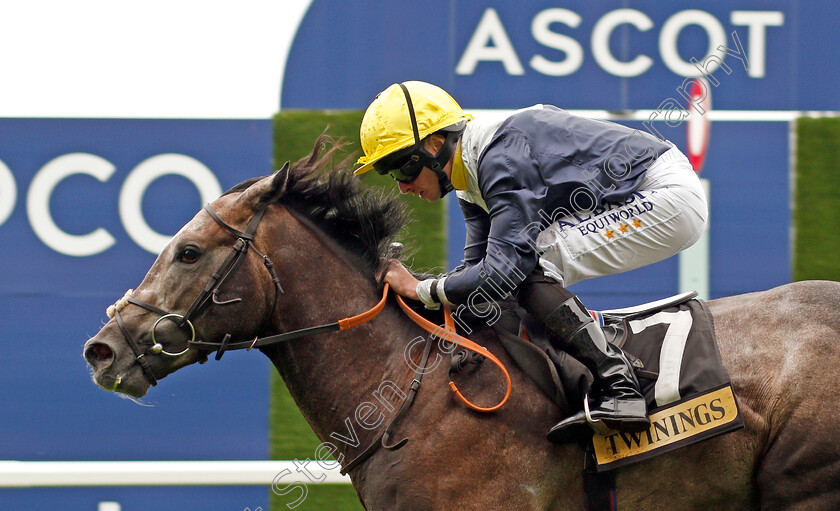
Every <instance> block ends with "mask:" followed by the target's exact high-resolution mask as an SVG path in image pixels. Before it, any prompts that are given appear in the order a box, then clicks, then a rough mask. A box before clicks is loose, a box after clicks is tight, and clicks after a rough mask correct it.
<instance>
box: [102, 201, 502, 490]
mask: <svg viewBox="0 0 840 511" xmlns="http://www.w3.org/2000/svg"><path fill="white" fill-rule="evenodd" d="M204 209H205V211H207V213H209V214H210V217H211V218H213V220H215V221H216V223H217V224H219V225H220V226H221V227H222V228H224V229H225V230H226V231H228V232H229V233H231V234H232V235H234V236H235V237H236V238H237V239H236V242H235V243H234V245H233V247H232V248H231V251H230V252H229V253H228V256H227V257H226V258H225V260H224V261H223V262H222V264H221V266H220V267H219V269H218V270H216V271H215V272H214V273H213V275H212V276H211V278H210V280H209V281H208V283H207V285H206V286H205V287H204V289H203V290H202V292H201V293H200V294H199V295H198V296H197V297H196V299H195V300H194V301H193V302H192V304H191V305H190V307H189V308H188V309H187V312H185V313H184V314H177V313H172V312H167V311H165V310H163V309H161V308H159V307H156V306H154V305H152V304H149V303H147V302H144V301H142V300H138V299H136V298H134V297H132V296H131V293H132V292H131V290H129V292H127V293H126V296H125V297H124V300H125V302H124V304H123V305H122V306H119V304H120V302H117V304H115V305H116V306H115V307H114V309H113V317H114V319H116V321H117V325H118V326H119V328H120V331H121V332H122V334H123V337H124V338H125V340H126V342H127V343H128V345H129V346H130V347H131V349H132V351H133V352H134V355H135V357H136V362H137V364H138V365H139V366H140V368H141V370H142V371H143V373H144V375H145V376H146V378H147V379H148V380H149V383H150V384H151V385H152V386H154V385H157V378H156V377H155V375H154V372H153V370H152V368H151V366H150V365H149V362H148V360H147V358H146V356H147V354H149V353H150V354H153V355H158V354H162V355H166V356H170V357H177V356H180V355H183V354H185V353H186V352H188V351H189V350H190V349H198V350H201V351H205V352H208V353H212V352H216V356H215V359H216V360H220V359H221V358H222V355H224V353H225V352H226V351H230V350H240V349H245V350H247V351H250V350H251V349H253V348H263V347H267V346H271V345H274V344H278V343H281V342H287V341H291V340H294V339H299V338H301V337H307V336H311V335H317V334H323V333H328V332H337V331H341V330H349V329H350V328H353V327H356V326H359V325H362V324H364V323H367V322H368V321H370V320H372V319H373V318H375V317H376V316H377V315H378V314H379V313H380V312H381V311H382V310H383V309H384V307H385V303H386V302H387V298H388V291H389V289H390V286H389V285H388V284H387V283H386V284H385V286H384V289H383V291H382V298H381V299H380V300H379V302H378V303H377V304H376V305H374V306H373V307H372V308H371V309H369V310H367V311H365V312H363V313H361V314H358V315H356V316H351V317H348V318H344V319H340V320H338V321H336V322H334V323H328V324H324V325H319V326H314V327H307V328H301V329H298V330H293V331H290V332H283V333H280V334H277V335H271V336H267V337H256V338H254V339H253V340H251V341H242V342H233V343H231V342H230V339H231V334H229V333H227V334H225V336H224V337H223V339H222V341H221V342H218V343H215V342H206V341H202V340H200V339H196V331H195V327H194V326H193V324H192V321H191V320H192V319H193V318H194V317H195V316H197V315H198V314H200V313H202V312H203V311H204V310H205V309H207V308H208V307H209V306H210V304H211V303H212V304H216V305H220V306H223V305H227V304H231V303H236V302H239V301H241V300H242V299H241V298H235V299H232V300H226V301H220V300H219V298H218V292H219V288H220V287H221V285H222V284H223V283H224V282H225V281H226V280H227V279H228V277H230V276H231V275H232V274H233V273H234V272H235V271H236V270H237V269H238V268H239V266H240V265H241V264H242V262H243V261H244V259H245V257H246V255H247V253H248V251H249V249H251V250H253V252H254V253H256V254H257V255H258V256H259V257H261V258H262V260H263V264H264V266H265V268H266V270H267V271H268V273H269V276H270V277H271V280H272V282H273V284H274V306H273V307H272V308H271V310H274V308H275V307H276V305H277V299H278V297H279V295H280V294H282V293H284V291H283V288H282V287H281V285H280V280H279V278H278V277H277V273H276V272H275V270H274V265H273V263H272V262H271V260H270V259H269V257H268V255H266V254H263V253H261V252H260V251H259V250H257V249H256V247H254V245H253V242H254V236H255V233H256V231H257V227H258V226H259V224H260V221H261V220H262V218H263V215H264V213H265V208H262V209H260V210H258V211H257V212H256V213H255V214H254V216H253V217H251V220H250V221H249V222H248V226H247V227H246V229H245V231H239V230H237V229H235V228H233V227H231V226H230V225H228V224H227V223H225V222H224V221H223V220H222V219H221V218H220V217H219V216H218V215H217V214H216V212H215V211H213V209H212V208H211V207H210V205H209V204H207V205H205V206H204ZM396 298H397V303H398V305H399V306H400V308H401V309H402V310H403V312H405V314H406V315H407V316H408V317H409V318H411V319H412V321H414V322H415V323H416V324H417V325H419V326H420V327H421V328H423V329H424V330H426V331H427V332H429V333H430V334H432V335H431V336H429V337H428V338H427V340H426V344H425V347H424V350H423V356H422V359H421V362H420V364H419V365H418V366H417V369H416V371H415V375H414V379H413V380H412V382H411V386H410V388H409V391H408V393H407V394H406V398H405V400H404V401H403V403H402V406H401V407H400V409H399V410H398V411H397V414H396V415H395V416H394V418H393V419H392V420H391V422H390V423H389V425H388V426H387V427H386V429H385V430H384V431H383V433H382V434H381V435H379V437H378V438H377V440H375V441H374V442H373V443H372V444H371V445H370V446H368V448H367V449H365V450H364V451H363V452H362V453H361V454H360V455H358V456H356V458H354V459H353V460H351V461H350V462H349V463H348V464H347V465H345V466H344V467H343V468H342V469H341V473H342V474H345V473H347V472H348V471H350V470H352V469H353V468H354V467H356V466H357V465H359V464H360V463H361V462H362V461H364V460H365V459H367V458H368V457H369V456H370V455H371V454H373V452H374V451H375V450H376V448H377V447H378V446H379V445H380V444H381V445H382V447H384V448H386V449H389V450H396V449H399V448H400V447H402V446H403V445H405V443H406V442H407V441H408V439H407V438H404V439H402V440H400V441H399V442H397V443H395V444H393V445H388V439H389V436H390V434H391V431H392V430H393V427H394V426H395V424H396V423H397V422H398V421H399V420H400V419H401V418H402V416H403V415H404V414H405V412H406V411H407V409H408V408H409V407H410V406H411V403H412V402H413V400H414V396H415V395H416V393H417V391H418V389H419V387H420V381H421V380H422V378H423V374H425V373H426V372H429V371H428V370H427V368H426V364H427V361H428V357H429V353H430V351H431V346H432V339H433V338H435V337H437V338H439V339H442V340H444V341H447V342H450V343H453V344H455V345H456V346H462V347H464V348H466V349H469V350H471V351H473V352H475V353H478V354H480V355H482V356H484V357H486V358H487V359H489V360H490V361H491V362H493V363H494V364H495V365H496V366H497V367H499V369H501V371H502V373H503V374H504V376H505V380H506V390H505V396H504V397H503V398H502V400H501V401H500V402H499V403H498V404H496V405H494V406H492V407H487V408H484V407H479V406H476V405H474V404H472V403H471V402H470V401H469V400H467V399H466V398H465V397H464V396H463V395H462V394H461V392H460V391H459V390H458V388H457V386H456V385H455V383H454V382H452V381H450V382H449V386H450V388H451V389H452V391H453V392H454V394H455V396H456V397H457V398H458V399H459V400H460V401H461V402H463V403H464V404H465V405H466V406H468V407H469V408H471V409H472V410H475V411H478V412H493V411H496V410H498V409H500V408H501V407H502V406H504V405H505V403H507V401H508V399H509V398H510V393H511V379H510V374H509V373H508V371H507V369H506V368H505V366H504V364H502V362H501V361H500V360H499V359H498V358H496V356H495V355H493V354H492V353H490V352H489V351H488V350H487V349H485V348H484V347H483V346H480V345H478V344H476V343H474V342H473V341H471V340H469V339H467V338H465V337H462V336H460V335H458V334H457V332H456V330H455V323H454V320H453V319H452V314H451V311H450V310H449V308H448V307H444V318H445V324H444V326H438V325H435V324H434V323H432V322H431V321H429V320H427V319H425V318H423V317H422V316H421V315H420V314H418V313H417V312H415V311H414V310H413V309H412V308H411V307H409V306H408V305H407V304H406V303H405V301H404V300H403V298H402V297H401V296H399V295H396ZM128 303H130V304H134V305H137V306H139V307H142V308H144V309H146V310H149V311H151V312H154V313H156V314H158V315H160V318H159V319H158V320H157V321H156V322H155V323H154V325H153V326H152V332H151V338H152V344H151V345H149V344H148V343H138V342H137V341H135V339H134V338H133V337H132V335H131V333H130V332H129V330H128V328H127V327H126V325H125V322H124V321H123V319H122V317H121V315H120V310H121V309H122V307H124V306H125V304H128ZM110 315H111V309H110V308H109V316H110ZM164 319H170V320H172V321H175V322H176V323H177V324H178V326H179V327H180V328H184V327H188V328H189V331H190V334H191V338H190V340H188V341H187V347H186V348H185V349H183V350H182V351H180V352H177V353H171V352H168V351H166V350H164V349H163V346H162V345H161V344H160V343H159V342H157V340H156V338H155V330H156V329H157V326H158V325H159V324H160V322H161V321H163V320H164ZM144 348H145V349H144ZM204 361H206V357H205V358H204V360H203V361H202V363H203V362H204Z"/></svg>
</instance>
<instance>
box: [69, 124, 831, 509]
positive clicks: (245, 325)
mask: <svg viewBox="0 0 840 511" xmlns="http://www.w3.org/2000/svg"><path fill="white" fill-rule="evenodd" d="M336 148H337V146H335V145H332V142H329V141H328V140H326V139H319V140H318V142H317V143H316V146H315V149H314V150H313V152H312V153H311V154H310V155H309V157H307V158H305V159H303V160H301V161H300V162H298V163H296V164H295V165H294V166H291V167H290V166H289V165H288V164H287V165H286V166H284V168H283V169H282V170H280V171H277V172H276V173H274V174H273V175H270V176H267V177H264V178H255V179H251V180H248V181H246V182H243V183H241V184H239V185H237V186H236V187H234V188H232V189H231V190H230V191H228V192H227V193H226V194H225V195H223V196H222V197H220V198H219V199H217V200H215V201H214V202H212V203H211V204H210V205H208V207H206V208H205V209H203V210H202V211H200V212H199V213H198V214H197V215H196V216H195V217H194V218H193V219H192V220H191V221H190V222H189V223H188V224H187V225H186V226H185V227H184V228H182V229H181V230H180V231H179V232H178V233H177V234H176V235H175V237H174V238H173V239H172V241H171V242H170V243H169V244H168V246H167V247H166V248H165V249H164V250H163V252H162V253H161V254H160V256H159V257H158V258H157V260H156V261H155V263H154V264H153V266H152V267H151V269H150V270H149V272H148V274H147V275H146V276H145V278H144V279H143V281H142V282H141V284H140V285H139V287H138V288H137V289H136V290H134V291H133V292H129V293H126V296H125V297H123V299H121V300H120V301H118V302H117V303H116V304H115V306H113V307H112V308H111V309H109V315H110V316H112V318H111V320H110V321H109V322H108V323H107V324H105V326H104V327H102V329H101V330H100V331H99V333H98V334H97V335H96V336H95V337H93V338H92V339H90V340H88V341H87V343H86V344H85V347H84V357H85V359H86V360H87V361H88V363H89V364H90V366H91V367H92V370H93V379H94V381H95V382H96V383H97V384H98V385H99V386H100V387H102V388H103V389H106V390H109V391H116V392H120V393H124V394H127V395H130V396H135V397H140V396H143V395H145V394H146V392H147V391H148V389H149V387H150V385H154V384H156V383H157V380H159V379H162V378H164V377H165V376H166V375H168V374H170V373H172V372H174V371H176V370H178V369H180V368H182V367H185V366H188V365H190V364H193V363H195V362H203V361H204V360H206V359H207V356H208V354H209V353H212V352H214V351H215V352H216V353H217V357H218V356H220V355H221V353H223V352H224V351H225V350H229V349H238V348H248V349H250V348H252V347H253V348H257V349H259V350H260V351H261V352H262V353H263V354H265V355H266V356H267V357H269V359H271V361H272V363H273V364H274V366H275V367H276V368H277V371H278V372H279V373H280V375H281V376H282V378H283V379H284V381H285V383H286V385H287V386H288V388H289V391H290V392H291V395H292V396H293V398H294V400H295V402H296V403H297V405H298V407H299V408H300V410H301V412H302V413H303V415H304V417H305V418H306V420H307V421H308V422H309V424H310V425H311V427H312V429H313V430H314V431H315V433H316V434H317V436H318V437H319V438H320V439H321V440H322V441H323V442H324V443H323V444H322V447H323V450H322V451H321V452H322V453H326V454H327V455H329V454H331V455H332V456H334V457H335V459H336V460H337V461H338V462H340V463H341V464H342V465H343V466H344V468H345V469H348V468H349V474H350V477H351V479H352V482H353V486H354V488H355V490H356V493H357V495H358V497H359V499H360V500H361V502H362V504H363V506H364V507H365V508H366V509H369V510H398V509H406V510H413V511H417V510H445V509H459V510H472V509H475V510H488V509H517V510H519V509H522V510H525V509H534V510H537V509H539V510H549V509H552V510H553V509H582V508H583V507H584V495H583V493H584V490H583V483H582V478H581V471H582V468H583V460H584V447H583V444H582V443H580V444H579V443H572V444H565V445H555V444H551V443H549V442H547V441H546V439H545V434H546V432H547V431H548V429H549V428H550V427H551V426H553V425H554V424H555V423H557V421H558V420H560V419H561V418H562V417H563V416H564V414H565V413H568V410H561V409H560V408H558V407H557V406H556V405H555V404H554V403H553V402H552V401H550V400H549V399H548V398H546V397H545V396H544V395H543V394H542V393H540V392H539V391H538V390H537V387H536V385H535V384H534V383H533V382H532V381H531V380H530V379H529V378H527V377H526V376H525V374H524V373H523V372H522V371H521V370H520V369H519V368H518V367H516V365H515V363H514V362H513V361H512V359H511V358H510V357H509V356H508V355H507V354H506V353H505V351H504V349H503V348H502V346H501V344H499V342H498V340H497V339H496V337H495V336H494V334H493V332H492V330H491V329H489V328H484V329H480V330H479V329H476V330H475V331H474V332H473V333H472V334H471V335H470V337H471V338H473V339H474V340H477V341H479V342H480V344H483V345H486V346H487V348H488V349H489V350H490V351H491V352H493V353H495V354H496V355H497V356H498V358H499V359H500V360H501V362H502V363H503V364H505V366H506V367H508V368H509V369H510V379H511V382H512V393H511V396H510V399H509V400H508V402H507V403H506V405H505V406H504V407H502V408H501V409H499V410H497V411H496V412H494V413H492V414H480V413H477V412H475V411H473V410H471V409H469V408H468V407H466V406H464V405H463V404H462V403H461V402H459V401H457V400H456V399H453V397H452V394H451V392H450V389H449V388H448V387H447V375H446V371H445V370H444V369H442V368H441V367H439V366H441V365H446V364H445V363H443V364H441V360H442V359H443V358H444V357H445V356H446V354H447V352H446V347H445V345H444V344H442V343H438V344H434V345H432V344H431V343H426V346H428V347H429V348H428V349H430V350H431V351H430V352H428V353H427V355H428V358H427V363H426V364H424V366H425V367H426V370H422V369H421V371H420V372H425V375H424V377H423V379H422V386H421V387H420V388H419V390H418V391H417V392H416V399H414V402H413V404H411V406H410V407H409V408H406V409H405V410H403V411H402V412H401V413H400V415H403V413H404V415H403V416H402V417H401V418H400V420H399V421H398V422H395V423H393V424H392V425H391V426H389V424H390V423H391V422H392V421H393V418H394V417H395V416H396V415H397V409H398V408H400V405H401V403H403V402H405V401H406V400H407V399H408V396H409V394H413V392H411V391H409V390H408V389H409V387H410V385H412V383H413V381H414V380H415V379H418V367H417V366H419V365H420V364H419V363H418V362H417V360H418V359H419V358H420V354H421V352H423V351H424V350H423V346H424V345H423V344H417V343H413V342H412V341H413V340H415V339H417V338H418V337H423V336H426V331H424V330H422V329H421V328H420V327H419V326H417V325H416V324H415V323H414V322H413V321H411V320H410V319H408V318H407V317H406V316H405V315H404V313H403V312H402V311H401V310H400V308H399V307H398V306H397V304H395V302H394V299H393V297H389V298H387V299H383V298H382V292H383V284H382V281H381V277H379V276H381V275H382V271H383V267H384V266H385V265H387V264H388V260H387V257H386V255H387V253H386V252H387V251H386V248H387V247H388V245H389V243H390V241H391V240H392V239H393V237H394V236H395V235H397V234H399V231H400V229H402V227H403V226H404V224H405V218H406V215H405V214H404V211H403V209H402V208H401V206H400V205H399V203H398V202H397V201H396V200H395V198H393V197H385V196H382V195H380V194H377V193H375V192H372V191H371V190H369V189H367V188H363V187H361V186H360V185H359V183H358V181H357V178H354V177H353V176H352V175H351V173H350V172H349V171H347V170H346V169H345V168H344V167H343V166H342V165H338V166H336V165H334V164H333V163H331V162H332V161H333V160H334V158H333V156H334V153H335V151H336ZM232 247H233V248H232ZM380 302H381V303H380ZM377 303H380V306H379V309H381V312H379V314H378V315H377V316H375V317H372V315H371V314H368V316H366V317H365V318H364V320H365V322H363V323H361V324H358V326H355V327H354V328H347V329H343V330H338V329H337V328H322V329H320V330H318V329H316V330H304V331H303V333H302V334H300V333H299V334H295V335H304V336H305V338H302V339H299V340H287V342H272V339H274V340H277V336H278V335H279V336H282V335H283V334H284V333H289V332H294V331H298V330H300V329H307V328H309V327H317V326H321V325H330V324H333V323H335V322H336V321H338V320H339V319H343V318H352V317H355V316H358V315H360V314H364V313H365V312H366V311H369V310H370V309H372V308H375V306H376V304H377ZM838 303H840V284H838V283H834V282H799V283H793V284H788V285H785V286H781V287H778V288H775V289H771V290H769V291H765V292H758V293H751V294H745V295H741V296H733V297H728V298H721V299H718V300H714V301H711V302H709V303H708V306H709V308H710V310H711V312H712V315H713V317H714V324H715V332H716V335H717V340H718V343H719V348H720V352H721V356H722V360H723V362H724V364H725V366H726V367H727V369H728V371H729V373H730V376H731V379H732V385H733V388H734V390H735V393H736V395H737V397H738V399H739V404H740V409H741V413H742V416H743V420H744V423H745V427H744V428H743V429H740V430H738V431H735V432H731V433H728V434H725V435H722V436H718V437H715V438H712V439H709V440H706V441H703V442H701V443H698V444H694V445H690V446H687V447H684V448H681V449H678V450H675V451H672V452H669V453H666V454H662V455H660V456H658V457H655V458H652V459H648V460H645V461H642V462H638V463H636V464H633V465H629V466H626V467H621V468H618V469H616V471H615V482H616V496H617V500H618V503H619V506H620V507H621V508H623V509H657V508H658V509H737V510H744V509H786V510H790V509H840V421H838V420H837V409H838V406H840V390H839V389H838V386H837V379H836V374H837V369H838V367H840V348H838V346H840V310H838V307H837V304H838ZM355 323H359V322H358V321H356V322H355ZM355 323H354V324H355ZM345 326H346V325H345ZM351 326H352V325H351ZM266 339H267V340H266ZM284 340H285V339H284ZM409 346H415V347H416V349H413V350H412V349H407V347H409ZM415 364H417V365H415ZM832 375H834V376H832ZM459 384H460V385H462V387H463V388H462V391H463V393H464V394H465V395H469V396H470V399H471V400H472V401H474V402H478V403H483V404H485V405H486V404H492V403H496V402H498V401H499V400H500V398H501V396H502V394H504V391H505V388H504V383H503V380H502V378H501V376H500V372H499V370H498V369H497V368H496V367H495V366H493V365H491V364H486V363H485V364H481V365H480V366H479V367H478V368H477V369H475V370H474V371H473V372H472V374H471V375H470V376H469V378H465V380H464V382H463V383H460V382H459ZM415 388H416V386H415ZM386 419H387V420H386ZM386 427H392V428H393V430H392V431H391V433H392V435H393V437H394V438H395V439H401V438H406V439H408V442H407V443H404V444H403V445H402V446H401V448H399V449H385V448H382V447H374V448H372V449H366V448H367V447H368V446H369V445H374V443H375V442H377V441H379V439H380V437H382V432H383V431H384V430H385V428H386ZM390 443H392V444H393V443H396V442H393V441H390ZM366 450H367V451H369V452H368V453H367V454H366V455H365V456H363V457H359V455H360V454H361V453H362V452H363V451H366ZM351 461H355V463H354V464H353V465H352V466H350V464H351Z"/></svg>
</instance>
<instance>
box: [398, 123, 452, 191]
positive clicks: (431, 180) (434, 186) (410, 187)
mask: <svg viewBox="0 0 840 511" xmlns="http://www.w3.org/2000/svg"><path fill="white" fill-rule="evenodd" d="M443 142H444V138H443V136H441V135H438V134H434V135H432V136H430V137H428V138H427V139H426V140H425V141H424V143H425V146H426V150H427V151H429V152H430V153H432V154H437V153H438V151H440V149H441V147H443ZM453 159H454V157H453V158H450V159H449V162H448V163H447V164H446V166H445V167H443V171H444V172H445V173H446V175H447V176H452V160H453ZM397 185H398V186H399V188H400V193H411V194H413V195H415V196H417V197H419V198H421V199H426V200H427V201H429V202H434V201H436V200H438V199H440V183H438V178H437V175H435V173H434V172H432V170H431V169H429V168H428V167H423V170H422V171H421V172H420V174H418V175H417V178H416V179H415V180H414V181H412V182H410V183H402V182H397Z"/></svg>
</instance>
